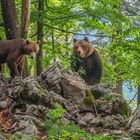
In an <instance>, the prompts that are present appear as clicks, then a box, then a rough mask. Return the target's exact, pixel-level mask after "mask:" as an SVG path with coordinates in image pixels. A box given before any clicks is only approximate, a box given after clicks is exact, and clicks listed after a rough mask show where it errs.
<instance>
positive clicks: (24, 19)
mask: <svg viewBox="0 0 140 140" xmlns="http://www.w3.org/2000/svg"><path fill="white" fill-rule="evenodd" d="M29 21H30V0H22V12H21V37H22V38H24V39H27V38H28V27H29ZM27 76H29V69H28V61H27V59H26V57H25V61H24V70H23V77H27Z"/></svg>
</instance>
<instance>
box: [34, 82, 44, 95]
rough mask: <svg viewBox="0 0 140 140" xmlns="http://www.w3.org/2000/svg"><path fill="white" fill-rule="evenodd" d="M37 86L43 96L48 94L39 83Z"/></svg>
mask: <svg viewBox="0 0 140 140" xmlns="http://www.w3.org/2000/svg"><path fill="white" fill-rule="evenodd" d="M35 86H36V87H37V88H38V89H39V92H40V93H41V94H44V93H45V92H46V90H45V89H44V88H42V87H41V86H40V85H39V84H38V83H35Z"/></svg>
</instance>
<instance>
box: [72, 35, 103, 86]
mask: <svg viewBox="0 0 140 140" xmlns="http://www.w3.org/2000/svg"><path fill="white" fill-rule="evenodd" d="M73 49H74V52H75V53H76V54H77V55H78V56H79V57H80V59H82V61H83V68H84V69H85V72H86V75H85V78H84V79H85V81H86V82H87V83H88V84H90V85H94V84H98V83H100V80H101V77H102V71H103V66H102V59H101V56H100V54H99V52H98V50H97V49H96V48H95V47H93V46H92V45H91V44H90V42H89V40H88V38H87V37H85V38H84V39H83V40H76V39H74V40H73Z"/></svg>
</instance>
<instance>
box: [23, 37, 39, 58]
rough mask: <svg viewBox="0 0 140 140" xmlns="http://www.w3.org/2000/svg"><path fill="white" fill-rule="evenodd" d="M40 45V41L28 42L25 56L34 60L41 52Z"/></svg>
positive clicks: (25, 47)
mask: <svg viewBox="0 0 140 140" xmlns="http://www.w3.org/2000/svg"><path fill="white" fill-rule="evenodd" d="M39 45H40V40H39V41H29V40H26V45H25V46H24V54H25V55H29V56H30V57H31V58H32V59H34V58H35V55H36V54H37V52H38V51H39Z"/></svg>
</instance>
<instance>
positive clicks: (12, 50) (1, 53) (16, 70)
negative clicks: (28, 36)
mask: <svg viewBox="0 0 140 140" xmlns="http://www.w3.org/2000/svg"><path fill="white" fill-rule="evenodd" d="M39 43H40V42H39V41H28V40H25V39H12V40H5V41H0V70H1V69H2V65H3V64H4V63H7V65H8V67H9V69H10V74H11V77H14V76H21V75H22V71H23V63H24V56H25V55H29V56H30V57H31V58H32V59H33V58H35V54H36V53H37V52H38V51H39Z"/></svg>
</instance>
